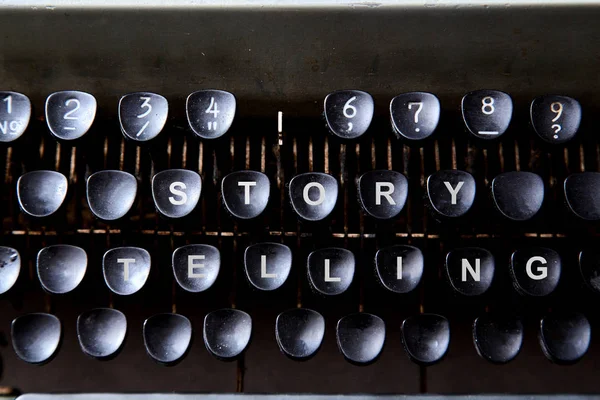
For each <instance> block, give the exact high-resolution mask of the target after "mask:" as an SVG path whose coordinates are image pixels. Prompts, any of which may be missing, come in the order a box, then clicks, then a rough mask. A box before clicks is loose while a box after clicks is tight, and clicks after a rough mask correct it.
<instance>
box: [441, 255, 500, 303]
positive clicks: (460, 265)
mask: <svg viewBox="0 0 600 400" xmlns="http://www.w3.org/2000/svg"><path fill="white" fill-rule="evenodd" d="M494 269H495V264H494V256H493V255H492V253H490V252H489V251H487V250H485V249H482V248H479V247H463V248H460V249H454V250H452V251H450V252H449V253H448V255H447V256H446V274H447V276H448V280H449V281H450V285H451V286H452V288H453V289H454V290H455V291H456V292H458V293H460V294H463V295H465V296H477V295H480V294H483V293H485V292H486V291H487V290H488V289H489V288H490V286H491V285H492V281H493V279H494Z"/></svg>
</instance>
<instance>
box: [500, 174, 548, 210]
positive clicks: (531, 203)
mask: <svg viewBox="0 0 600 400" xmlns="http://www.w3.org/2000/svg"><path fill="white" fill-rule="evenodd" d="M492 198H493V199H494V204H495V205H496V207H497V208H498V210H499V211H500V213H502V215H503V216H505V217H506V218H508V219H511V220H513V221H525V220H528V219H531V218H533V216H535V214H537V213H538V211H539V210H540V209H541V208H542V203H543V202H544V181H543V180H542V178H541V177H540V176H539V175H536V174H534V173H532V172H524V171H512V172H505V173H503V174H500V175H498V176H497V177H495V178H494V180H493V181H492Z"/></svg>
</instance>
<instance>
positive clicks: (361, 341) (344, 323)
mask: <svg viewBox="0 0 600 400" xmlns="http://www.w3.org/2000/svg"><path fill="white" fill-rule="evenodd" d="M336 338H337V344H338V348H339V349H340V352H341V353H342V354H343V355H344V358H345V359H346V360H348V361H349V362H351V363H353V364H357V365H366V364H370V363H372V362H374V361H376V360H377V357H379V354H380V353H381V350H382V349H383V345H384V343H385V323H384V322H383V320H382V319H381V318H379V317H378V316H376V315H373V314H368V313H364V312H360V313H356V314H351V315H347V316H345V317H343V318H341V319H340V320H339V321H338V323H337V328H336Z"/></svg>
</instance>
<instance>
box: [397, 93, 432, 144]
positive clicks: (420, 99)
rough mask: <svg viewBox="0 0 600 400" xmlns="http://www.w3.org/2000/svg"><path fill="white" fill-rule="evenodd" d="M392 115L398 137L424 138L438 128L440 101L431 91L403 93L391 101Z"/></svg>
mask: <svg viewBox="0 0 600 400" xmlns="http://www.w3.org/2000/svg"><path fill="white" fill-rule="evenodd" d="M390 116H391V119H392V128H393V129H394V133H395V134H396V135H397V136H398V137H404V138H406V139H409V140H422V139H425V138H427V137H429V136H431V134H432V133H433V132H434V131H435V128H437V125H438V122H439V121H440V101H439V100H438V98H437V97H435V96H434V95H433V94H431V93H424V92H412V93H403V94H400V95H398V96H396V97H394V99H393V100H392V102H391V103H390Z"/></svg>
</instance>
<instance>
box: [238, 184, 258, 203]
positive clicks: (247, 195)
mask: <svg viewBox="0 0 600 400" xmlns="http://www.w3.org/2000/svg"><path fill="white" fill-rule="evenodd" d="M238 186H243V187H244V204H250V186H256V182H253V181H248V182H238Z"/></svg>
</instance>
